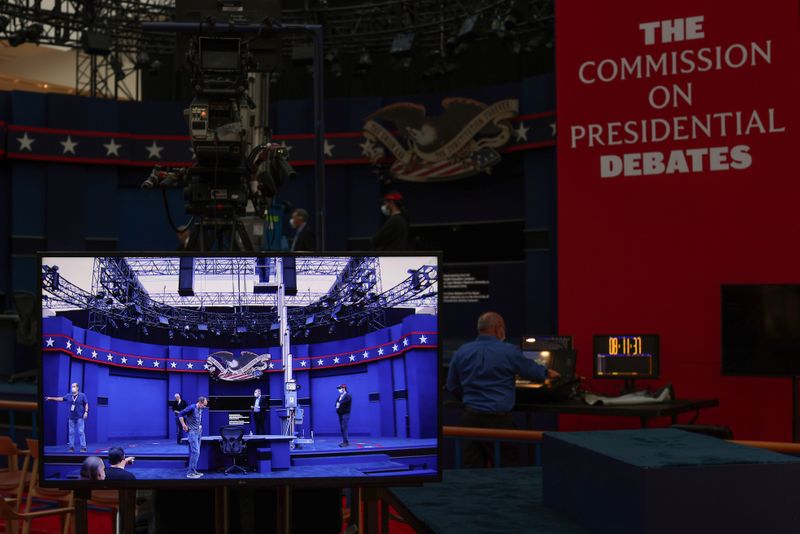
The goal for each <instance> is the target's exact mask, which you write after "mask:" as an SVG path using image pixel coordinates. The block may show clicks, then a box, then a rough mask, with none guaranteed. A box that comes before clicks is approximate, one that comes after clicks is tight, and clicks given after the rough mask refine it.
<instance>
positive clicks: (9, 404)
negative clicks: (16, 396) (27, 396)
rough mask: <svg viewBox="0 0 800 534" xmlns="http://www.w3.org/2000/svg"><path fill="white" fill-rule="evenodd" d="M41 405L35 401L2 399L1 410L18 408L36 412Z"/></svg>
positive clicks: (23, 410)
mask: <svg viewBox="0 0 800 534" xmlns="http://www.w3.org/2000/svg"><path fill="white" fill-rule="evenodd" d="M38 407H39V405H38V404H37V403H35V402H27V401H10V400H0V410H17V411H19V412H35V411H36V410H37V408H38Z"/></svg>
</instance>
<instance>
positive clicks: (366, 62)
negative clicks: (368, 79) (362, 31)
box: [356, 48, 372, 76]
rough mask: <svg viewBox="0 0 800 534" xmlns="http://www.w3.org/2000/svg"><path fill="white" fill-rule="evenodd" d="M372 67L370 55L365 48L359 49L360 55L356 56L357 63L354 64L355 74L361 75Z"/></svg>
mask: <svg viewBox="0 0 800 534" xmlns="http://www.w3.org/2000/svg"><path fill="white" fill-rule="evenodd" d="M371 68H372V56H371V55H370V53H369V50H367V49H366V48H362V49H361V55H359V56H358V63H357V64H356V76H363V75H364V74H366V73H368V72H369V70H370V69H371Z"/></svg>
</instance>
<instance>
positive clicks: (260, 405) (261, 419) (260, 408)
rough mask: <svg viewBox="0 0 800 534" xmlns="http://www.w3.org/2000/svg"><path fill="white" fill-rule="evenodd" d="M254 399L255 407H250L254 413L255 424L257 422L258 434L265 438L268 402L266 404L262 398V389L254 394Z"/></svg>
mask: <svg viewBox="0 0 800 534" xmlns="http://www.w3.org/2000/svg"><path fill="white" fill-rule="evenodd" d="M253 397H254V398H253V405H252V406H251V407H250V409H251V410H252V412H253V422H255V426H256V434H257V435H259V436H263V435H265V434H266V433H267V432H266V428H265V425H264V423H265V422H266V415H267V406H266V402H264V397H262V396H261V390H260V389H256V390H255V391H254V392H253Z"/></svg>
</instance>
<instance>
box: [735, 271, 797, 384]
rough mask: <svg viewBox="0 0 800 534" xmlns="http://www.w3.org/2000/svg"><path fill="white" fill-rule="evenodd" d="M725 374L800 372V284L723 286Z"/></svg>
mask: <svg viewBox="0 0 800 534" xmlns="http://www.w3.org/2000/svg"><path fill="white" fill-rule="evenodd" d="M721 319H722V374H724V375H745V376H776V377H795V376H800V284H740V285H723V286H722V313H721Z"/></svg>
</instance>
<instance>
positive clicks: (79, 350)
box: [75, 347, 83, 356]
mask: <svg viewBox="0 0 800 534" xmlns="http://www.w3.org/2000/svg"><path fill="white" fill-rule="evenodd" d="M75 352H77V353H78V356H80V355H81V354H83V347H78V348H76V349H75Z"/></svg>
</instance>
